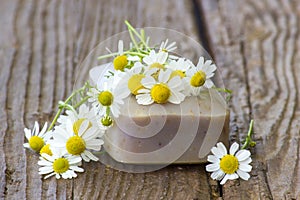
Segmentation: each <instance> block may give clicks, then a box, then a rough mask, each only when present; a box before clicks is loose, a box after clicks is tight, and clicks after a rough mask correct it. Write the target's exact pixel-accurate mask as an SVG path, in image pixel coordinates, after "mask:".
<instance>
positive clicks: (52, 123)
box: [47, 82, 91, 131]
mask: <svg viewBox="0 0 300 200" xmlns="http://www.w3.org/2000/svg"><path fill="white" fill-rule="evenodd" d="M90 87H91V85H90V84H89V83H88V82H86V83H85V84H84V86H83V87H82V88H79V89H78V90H75V91H74V92H72V94H71V95H70V96H69V97H68V98H67V99H66V100H65V101H64V102H61V103H59V108H58V111H57V113H56V115H55V117H54V119H53V121H52V122H51V124H50V126H49V128H48V130H47V131H50V130H51V129H52V128H53V127H54V125H55V123H56V121H57V119H58V117H59V116H60V114H61V113H62V111H63V109H65V108H67V109H69V110H74V108H77V107H75V106H76V105H78V104H79V103H81V104H82V103H83V102H82V101H83V100H84V99H86V98H87V97H85V98H84V99H83V100H81V101H80V102H79V103H77V104H76V105H75V106H74V107H72V106H71V105H69V104H68V103H69V102H70V101H71V100H72V98H73V97H74V96H75V95H76V94H78V93H80V92H81V91H84V90H85V89H86V88H90ZM81 104H80V105H81ZM80 105H78V106H80Z"/></svg>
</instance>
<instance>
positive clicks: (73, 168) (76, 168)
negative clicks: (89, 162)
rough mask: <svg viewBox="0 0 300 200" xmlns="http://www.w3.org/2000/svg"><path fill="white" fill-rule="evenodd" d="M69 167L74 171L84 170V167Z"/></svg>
mask: <svg viewBox="0 0 300 200" xmlns="http://www.w3.org/2000/svg"><path fill="white" fill-rule="evenodd" d="M70 169H72V170H74V171H76V172H84V169H82V168H80V167H78V166H70Z"/></svg>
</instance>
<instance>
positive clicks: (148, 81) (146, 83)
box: [141, 76, 156, 89]
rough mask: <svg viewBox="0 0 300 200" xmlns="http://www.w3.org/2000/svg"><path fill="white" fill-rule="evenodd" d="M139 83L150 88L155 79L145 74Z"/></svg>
mask: <svg viewBox="0 0 300 200" xmlns="http://www.w3.org/2000/svg"><path fill="white" fill-rule="evenodd" d="M141 83H142V84H143V86H145V87H146V88H149V89H150V88H151V87H152V86H153V85H154V84H155V83H156V81H155V79H154V78H153V77H152V76H146V77H145V78H143V79H142V80H141Z"/></svg>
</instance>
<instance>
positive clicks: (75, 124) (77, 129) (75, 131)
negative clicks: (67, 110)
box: [73, 118, 92, 135]
mask: <svg viewBox="0 0 300 200" xmlns="http://www.w3.org/2000/svg"><path fill="white" fill-rule="evenodd" d="M84 120H86V119H85V118H81V119H78V120H77V121H76V122H74V124H73V131H74V133H75V135H78V132H79V128H80V126H81V124H82V122H83V121H84ZM91 127H92V123H91V122H89V126H88V128H87V129H89V128H91Z"/></svg>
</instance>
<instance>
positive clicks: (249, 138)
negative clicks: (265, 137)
mask: <svg viewBox="0 0 300 200" xmlns="http://www.w3.org/2000/svg"><path fill="white" fill-rule="evenodd" d="M253 123H254V122H253V119H252V120H251V121H250V125H249V130H248V134H247V137H246V140H245V143H244V145H243V146H242V149H247V148H248V147H249V146H252V145H255V142H254V141H253V140H252V134H253Z"/></svg>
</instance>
